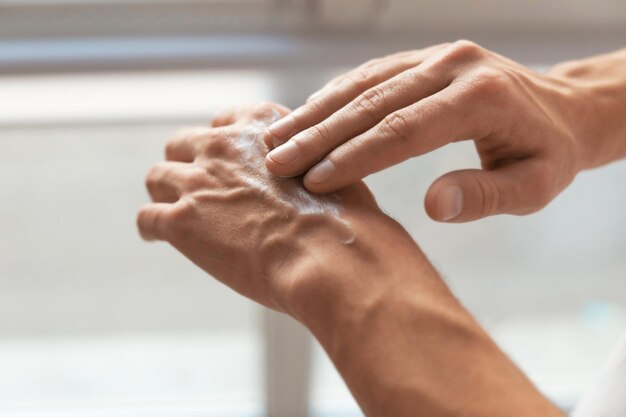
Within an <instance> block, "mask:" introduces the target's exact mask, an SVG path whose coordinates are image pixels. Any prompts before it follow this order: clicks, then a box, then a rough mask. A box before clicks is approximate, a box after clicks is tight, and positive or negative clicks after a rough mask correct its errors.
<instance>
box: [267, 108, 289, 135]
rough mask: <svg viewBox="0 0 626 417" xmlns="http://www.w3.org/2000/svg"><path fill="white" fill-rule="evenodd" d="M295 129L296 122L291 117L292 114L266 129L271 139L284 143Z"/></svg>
mask: <svg viewBox="0 0 626 417" xmlns="http://www.w3.org/2000/svg"><path fill="white" fill-rule="evenodd" d="M295 129H296V121H295V119H294V117H293V112H292V113H290V114H288V115H286V116H285V117H283V118H282V119H279V120H277V121H275V122H274V123H272V124H271V125H269V126H268V127H267V130H268V131H269V133H270V135H271V136H272V138H273V139H276V140H278V141H286V140H287V139H288V138H289V136H290V135H291V134H292V133H293V132H294V130H295Z"/></svg>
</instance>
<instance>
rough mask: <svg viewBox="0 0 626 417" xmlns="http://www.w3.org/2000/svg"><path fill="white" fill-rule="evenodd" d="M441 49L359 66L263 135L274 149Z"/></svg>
mask: <svg viewBox="0 0 626 417" xmlns="http://www.w3.org/2000/svg"><path fill="white" fill-rule="evenodd" d="M440 47H441V46H439V45H438V46H437V47H432V48H428V49H426V50H423V51H419V52H416V53H415V54H412V55H410V58H405V59H402V60H399V61H398V60H388V61H383V62H381V63H380V64H377V65H375V66H371V67H359V68H357V69H355V70H353V71H351V72H350V73H348V74H347V75H346V77H344V79H343V80H342V81H341V82H340V83H339V84H337V85H335V86H333V88H329V89H328V90H327V91H326V92H324V93H323V94H320V95H319V96H318V97H316V98H315V99H314V100H311V101H309V102H308V103H306V104H305V105H303V106H302V107H299V108H298V109H296V110H294V111H293V112H292V113H290V114H289V115H287V116H285V117H283V118H282V119H280V120H279V121H277V122H276V123H274V124H272V125H271V126H270V127H269V128H268V130H267V132H266V136H269V139H267V140H268V141H271V142H272V143H274V145H275V146H277V145H279V144H282V143H284V142H286V141H287V139H289V138H290V137H291V136H293V135H295V134H297V133H299V132H301V131H302V130H304V129H306V128H308V127H311V126H313V125H314V124H316V123H319V122H321V121H322V120H324V119H325V118H327V117H328V116H330V115H331V114H333V113H334V112H336V111H337V110H339V109H340V108H342V107H343V106H345V105H346V104H348V103H349V102H350V101H352V100H353V99H354V98H355V97H357V96H358V95H359V94H361V93H362V92H363V91H365V90H368V89H370V88H372V87H373V86H375V85H377V84H380V83H381V82H383V81H386V80H388V79H389V78H391V77H394V76H395V75H397V74H399V73H401V72H403V71H405V70H407V69H409V68H411V67H414V66H416V65H418V64H419V63H421V62H422V61H423V60H424V59H425V58H426V57H427V56H429V54H430V53H432V51H433V50H435V49H436V48H440Z"/></svg>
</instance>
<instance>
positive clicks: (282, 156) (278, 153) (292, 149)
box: [267, 141, 300, 164]
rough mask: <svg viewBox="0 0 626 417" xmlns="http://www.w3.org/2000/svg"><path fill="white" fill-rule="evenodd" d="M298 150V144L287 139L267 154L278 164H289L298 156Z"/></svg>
mask: <svg viewBox="0 0 626 417" xmlns="http://www.w3.org/2000/svg"><path fill="white" fill-rule="evenodd" d="M299 152H300V150H299V149H298V145H296V144H295V142H293V141H288V142H285V143H284V144H282V145H280V146H279V147H278V148H276V149H274V150H273V151H271V152H270V153H268V154H267V156H269V157H270V158H271V159H272V160H273V161H276V162H278V163H279V164H289V163H291V162H293V161H294V160H295V159H296V158H297V157H298V153H299Z"/></svg>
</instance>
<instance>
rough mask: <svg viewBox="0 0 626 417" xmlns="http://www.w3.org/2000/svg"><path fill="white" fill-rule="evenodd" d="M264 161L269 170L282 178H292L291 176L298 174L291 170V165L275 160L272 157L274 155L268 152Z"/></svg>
mask: <svg viewBox="0 0 626 417" xmlns="http://www.w3.org/2000/svg"><path fill="white" fill-rule="evenodd" d="M263 163H264V164H265V168H267V170H268V171H269V172H270V173H271V174H273V175H275V176H277V177H280V178H291V177H295V176H296V175H298V174H292V173H291V172H290V171H289V167H288V166H286V165H284V164H281V163H278V162H276V161H275V160H273V159H272V157H271V156H270V155H269V154H267V155H265V159H264V160H263Z"/></svg>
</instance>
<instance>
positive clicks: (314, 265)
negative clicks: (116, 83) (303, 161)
mask: <svg viewBox="0 0 626 417" xmlns="http://www.w3.org/2000/svg"><path fill="white" fill-rule="evenodd" d="M287 113H288V110H287V109H285V108H283V107H280V106H278V105H263V106H260V107H256V108H252V109H243V110H241V109H240V110H236V111H231V112H227V113H224V114H222V115H220V116H218V117H217V118H216V119H214V121H213V127H206V128H196V129H192V130H187V131H185V132H182V133H181V134H179V135H178V136H176V137H174V138H173V139H172V140H171V141H170V142H169V143H168V145H167V148H166V156H167V159H168V162H163V163H160V164H158V165H156V166H155V167H154V168H152V170H151V171H150V172H149V174H148V176H147V180H146V183H147V187H148V191H149V193H150V196H151V197H152V200H153V203H152V204H149V205H147V206H145V207H144V208H143V209H141V211H140V212H139V215H138V218H137V222H138V227H139V230H140V232H141V234H142V236H143V237H144V238H146V239H149V240H152V239H160V240H166V241H168V242H170V243H171V244H172V245H173V246H174V247H176V248H177V249H178V250H179V251H181V252H182V253H183V254H184V255H186V256H187V257H188V258H189V259H190V260H192V261H193V262H194V263H196V264H197V265H198V266H199V267H200V268H202V269H203V270H205V271H206V272H208V273H210V274H211V275H213V276H214V277H216V278H217V279H219V280H221V281H222V282H223V283H225V284H226V285H228V286H229V287H231V288H233V289H234V290H236V291H238V292H240V293H241V294H243V295H245V296H247V297H249V298H251V299H252V300H255V301H257V302H259V303H261V304H263V305H265V306H267V307H270V308H274V309H276V310H279V311H283V312H287V313H289V314H291V315H292V316H293V317H295V318H296V319H298V320H300V321H301V322H302V323H303V324H305V325H306V326H307V327H308V328H309V329H310V330H311V332H312V333H313V334H314V335H315V337H316V338H317V339H318V340H319V342H320V343H321V345H322V346H323V347H324V348H325V349H326V351H327V352H328V354H329V356H330V357H331V359H332V360H333V362H334V363H335V365H336V366H337V369H338V370H339V372H340V373H341V375H342V376H343V378H344V379H345V381H346V383H347V385H348V386H349V388H350V389H351V391H352V393H353V394H354V396H355V398H356V399H357V401H358V402H359V404H360V405H361V407H362V408H363V410H364V413H365V414H366V415H368V416H372V417H379V416H381V417H382V416H389V415H393V416H402V417H404V416H411V415H415V410H421V411H423V412H424V413H425V414H427V415H429V416H433V417H435V416H449V415H453V414H454V415H460V414H463V415H467V416H483V417H490V416H494V417H495V416H502V415H507V416H512V417H513V416H518V415H519V416H521V415H527V414H528V413H530V414H532V415H534V416H542V417H553V416H554V417H557V416H558V417H562V415H561V414H560V413H558V411H556V409H554V407H553V406H552V405H551V404H549V402H547V401H546V399H545V398H543V397H542V396H541V395H540V394H539V393H538V392H537V391H536V390H535V389H534V388H533V387H532V385H531V384H530V383H529V382H528V381H527V380H526V379H525V378H524V377H523V375H522V374H521V373H520V372H519V370H518V369H517V368H515V366H514V365H513V364H512V363H511V362H510V361H509V360H508V358H506V356H505V355H504V354H503V353H502V352H500V351H499V350H498V348H497V346H496V345H495V344H494V343H493V342H492V341H491V340H490V339H489V337H488V336H487V335H486V334H485V333H484V331H483V330H482V329H481V328H480V326H478V325H477V324H476V322H475V321H474V320H473V319H472V318H471V316H469V314H468V313H467V312H466V311H465V310H464V309H463V308H462V307H461V306H460V304H459V303H458V301H457V300H456V298H455V297H454V296H453V295H452V294H451V293H450V292H449V290H448V288H447V287H446V285H445V283H444V282H443V281H442V280H441V279H440V277H439V276H438V274H437V272H436V271H435V270H434V268H433V267H432V265H431V264H430V263H429V262H428V260H427V259H426V258H425V257H424V256H423V254H422V253H421V252H420V250H419V248H418V247H417V245H416V244H415V242H414V241H413V240H412V239H411V238H410V236H409V235H408V234H407V233H406V231H405V230H404V229H402V227H400V226H399V225H398V224H397V223H396V222H394V221H393V220H392V219H390V218H389V217H387V216H385V215H384V214H383V213H381V211H380V210H379V209H378V207H377V206H376V203H375V201H374V199H373V197H372V196H371V194H370V193H369V191H368V190H367V188H366V187H365V186H364V185H363V183H357V184H355V185H352V186H350V187H347V188H344V189H342V190H341V191H340V192H338V193H336V194H334V195H326V196H313V195H310V194H308V193H307V192H306V190H304V188H303V187H302V184H301V181H300V179H297V178H277V177H275V176H273V175H271V174H269V172H267V171H266V170H265V167H264V165H263V158H264V156H265V153H266V150H267V148H266V146H265V145H264V144H263V143H262V139H261V136H262V134H263V131H264V129H265V126H267V124H268V123H269V122H270V121H272V120H274V119H276V116H279V115H284V114H287ZM451 381H452V382H453V383H451ZM477 398H479V399H481V400H480V401H476V399H477Z"/></svg>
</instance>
